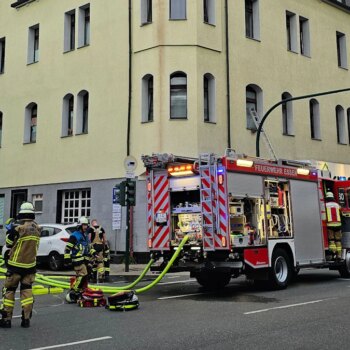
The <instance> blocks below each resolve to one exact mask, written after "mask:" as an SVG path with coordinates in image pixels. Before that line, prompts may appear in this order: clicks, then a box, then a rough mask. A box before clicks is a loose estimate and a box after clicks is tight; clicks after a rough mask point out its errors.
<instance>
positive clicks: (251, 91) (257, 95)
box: [246, 84, 263, 131]
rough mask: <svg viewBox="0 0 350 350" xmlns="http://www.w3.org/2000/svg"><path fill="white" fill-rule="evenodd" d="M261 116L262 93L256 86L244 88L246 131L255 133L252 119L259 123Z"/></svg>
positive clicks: (251, 85) (255, 128)
mask: <svg viewBox="0 0 350 350" xmlns="http://www.w3.org/2000/svg"><path fill="white" fill-rule="evenodd" d="M262 115H263V92H262V90H261V88H260V87H259V86H257V85H254V84H250V85H248V86H247V87H246V121H247V129H249V130H251V131H256V130H257V127H256V125H255V122H254V119H255V120H257V121H259V120H260V118H261V117H262Z"/></svg>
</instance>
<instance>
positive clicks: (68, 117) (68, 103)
mask: <svg viewBox="0 0 350 350" xmlns="http://www.w3.org/2000/svg"><path fill="white" fill-rule="evenodd" d="M73 120H74V96H73V95H72V94H67V95H66V96H65V97H64V98H63V108H62V135H61V136H62V137H64V136H72V135H73Z"/></svg>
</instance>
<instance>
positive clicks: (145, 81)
mask: <svg viewBox="0 0 350 350" xmlns="http://www.w3.org/2000/svg"><path fill="white" fill-rule="evenodd" d="M152 121H153V75H151V74H147V75H145V76H144V77H143V78H142V122H144V123H146V122H152Z"/></svg>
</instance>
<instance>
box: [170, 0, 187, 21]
mask: <svg viewBox="0 0 350 350" xmlns="http://www.w3.org/2000/svg"><path fill="white" fill-rule="evenodd" d="M170 19H186V0H170Z"/></svg>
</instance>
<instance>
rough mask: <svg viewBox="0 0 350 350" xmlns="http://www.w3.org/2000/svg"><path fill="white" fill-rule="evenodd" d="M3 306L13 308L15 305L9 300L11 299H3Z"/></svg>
mask: <svg viewBox="0 0 350 350" xmlns="http://www.w3.org/2000/svg"><path fill="white" fill-rule="evenodd" d="M4 305H6V306H13V305H15V301H14V300H11V299H4Z"/></svg>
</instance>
